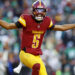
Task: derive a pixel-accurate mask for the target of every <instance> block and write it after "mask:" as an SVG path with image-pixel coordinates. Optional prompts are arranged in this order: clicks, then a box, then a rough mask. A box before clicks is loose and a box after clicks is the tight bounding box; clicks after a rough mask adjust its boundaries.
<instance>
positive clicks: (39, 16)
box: [33, 8, 46, 21]
mask: <svg viewBox="0 0 75 75" xmlns="http://www.w3.org/2000/svg"><path fill="white" fill-rule="evenodd" d="M33 15H34V17H35V19H36V20H37V21H42V20H43V19H44V17H45V15H46V9H43V8H36V9H33Z"/></svg>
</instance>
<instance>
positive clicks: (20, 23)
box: [16, 15, 26, 28]
mask: <svg viewBox="0 0 75 75" xmlns="http://www.w3.org/2000/svg"><path fill="white" fill-rule="evenodd" d="M16 26H17V27H18V28H21V27H26V20H25V16H24V15H21V16H20V18H19V19H18V21H17V22H16Z"/></svg>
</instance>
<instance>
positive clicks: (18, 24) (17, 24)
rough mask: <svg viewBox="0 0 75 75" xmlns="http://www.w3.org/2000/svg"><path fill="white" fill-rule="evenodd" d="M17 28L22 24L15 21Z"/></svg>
mask: <svg viewBox="0 0 75 75" xmlns="http://www.w3.org/2000/svg"><path fill="white" fill-rule="evenodd" d="M15 24H16V26H17V28H22V27H23V26H22V25H21V24H20V23H19V22H18V21H17V22H16V23H15Z"/></svg>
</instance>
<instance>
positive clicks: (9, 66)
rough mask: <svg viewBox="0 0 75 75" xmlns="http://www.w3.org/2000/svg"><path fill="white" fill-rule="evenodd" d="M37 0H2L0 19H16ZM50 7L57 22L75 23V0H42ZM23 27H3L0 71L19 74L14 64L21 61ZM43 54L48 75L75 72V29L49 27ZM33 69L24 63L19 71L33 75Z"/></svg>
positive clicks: (73, 74)
mask: <svg viewBox="0 0 75 75" xmlns="http://www.w3.org/2000/svg"><path fill="white" fill-rule="evenodd" d="M34 1H36V0H0V19H2V20H4V21H6V22H8V23H11V22H14V23H15V22H17V20H18V18H19V17H20V15H21V14H22V13H25V14H31V5H32V3H33V2H34ZM42 1H43V2H45V4H46V5H47V8H48V12H47V15H48V16H50V17H51V18H52V20H53V23H54V25H56V24H57V25H62V24H73V23H75V0H42ZM21 35H22V29H16V30H15V29H13V30H6V29H4V28H2V27H0V75H17V74H15V73H14V72H13V68H15V67H17V65H18V64H19V61H20V60H19V51H20V44H21ZM41 48H42V50H43V55H42V56H41V57H42V59H43V61H44V63H45V65H46V68H47V72H48V75H75V29H72V30H67V31H64V32H61V31H52V30H48V31H47V32H46V34H45V36H44V39H43V44H42V47H41ZM30 74H31V69H29V68H27V67H25V66H23V68H22V70H21V73H20V75H30Z"/></svg>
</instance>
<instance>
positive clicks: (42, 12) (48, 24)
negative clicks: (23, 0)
mask: <svg viewBox="0 0 75 75" xmlns="http://www.w3.org/2000/svg"><path fill="white" fill-rule="evenodd" d="M46 12H47V9H46V6H45V5H44V3H43V2H42V1H39V0H38V1H36V2H34V3H33V5H32V15H25V14H22V15H21V16H20V18H19V20H18V21H17V22H16V23H7V22H5V21H3V20H0V26H2V27H3V28H5V29H17V28H23V35H22V42H21V51H20V54H19V57H20V60H21V62H22V63H23V64H24V65H25V66H27V67H29V68H31V69H32V75H47V72H46V68H45V65H44V63H43V61H42V59H41V58H40V55H42V51H41V44H42V40H43V36H44V34H45V32H46V30H48V29H50V30H55V31H65V30H69V29H73V28H75V24H64V25H53V22H52V20H51V18H50V17H48V16H46Z"/></svg>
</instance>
